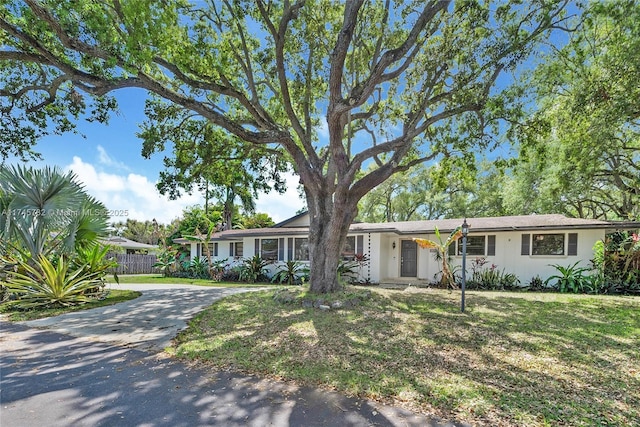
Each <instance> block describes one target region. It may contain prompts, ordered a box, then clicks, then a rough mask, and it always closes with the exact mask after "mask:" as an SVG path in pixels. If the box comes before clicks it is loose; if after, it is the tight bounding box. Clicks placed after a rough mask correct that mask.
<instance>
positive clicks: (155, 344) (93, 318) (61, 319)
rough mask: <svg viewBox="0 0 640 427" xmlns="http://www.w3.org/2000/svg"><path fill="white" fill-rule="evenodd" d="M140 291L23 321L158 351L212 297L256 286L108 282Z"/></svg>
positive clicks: (98, 339)
mask: <svg viewBox="0 0 640 427" xmlns="http://www.w3.org/2000/svg"><path fill="white" fill-rule="evenodd" d="M111 287H112V288H113V289H131V290H134V291H141V292H142V296H140V297H139V298H136V299H133V300H130V301H126V302H123V303H120V304H116V305H112V306H108V307H99V308H95V309H91V310H86V311H78V312H74V313H67V314H63V315H60V316H55V317H49V318H46V319H38V320H31V321H28V322H23V324H24V325H27V326H29V327H34V328H46V329H50V330H53V331H56V332H61V333H65V334H69V335H73V336H75V337H89V338H91V339H92V340H95V341H100V342H106V343H111V344H120V345H127V346H133V347H136V348H139V349H142V350H148V351H153V352H158V351H162V350H164V349H165V348H166V347H168V346H169V345H171V340H172V339H173V338H174V337H175V336H176V335H177V333H178V332H179V331H180V330H182V329H184V328H186V327H187V322H188V321H189V319H191V318H192V317H193V316H194V315H196V314H197V313H198V312H200V311H202V310H203V309H204V308H205V307H207V306H209V305H211V304H213V303H214V302H215V301H216V300H218V299H220V298H223V297H225V296H229V295H233V294H236V293H239V292H247V291H251V290H255V289H256V288H247V289H241V288H214V287H205V286H193V285H165V284H160V285H142V284H126V285H112V286H111Z"/></svg>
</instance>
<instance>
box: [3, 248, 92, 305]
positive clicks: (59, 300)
mask: <svg viewBox="0 0 640 427" xmlns="http://www.w3.org/2000/svg"><path fill="white" fill-rule="evenodd" d="M32 264H33V265H30V264H29V263H27V262H20V265H19V271H18V272H10V273H9V274H8V277H7V288H8V289H9V292H11V293H12V294H14V295H16V296H17V297H18V300H19V301H18V303H17V305H18V306H19V307H22V308H36V307H41V306H55V305H58V306H69V305H77V304H82V303H85V302H88V301H90V300H91V299H92V298H91V297H93V298H95V297H98V296H99V295H100V294H101V293H102V289H103V287H104V283H103V282H102V280H101V278H102V277H103V276H101V274H102V273H101V272H90V271H88V270H87V268H86V265H82V266H80V267H78V268H76V269H75V270H73V271H70V266H71V265H70V263H69V262H67V260H66V259H65V258H64V256H61V257H60V258H59V259H58V261H57V263H56V264H57V265H55V266H54V265H53V263H52V262H51V261H49V260H48V259H47V258H46V257H44V256H40V257H38V259H37V261H32Z"/></svg>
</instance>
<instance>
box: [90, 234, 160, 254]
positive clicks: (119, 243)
mask: <svg viewBox="0 0 640 427" xmlns="http://www.w3.org/2000/svg"><path fill="white" fill-rule="evenodd" d="M100 242H101V243H102V244H104V245H108V246H113V247H116V248H122V249H124V251H125V253H127V254H147V253H155V252H157V251H158V246H157V245H147V244H146V243H140V242H136V241H134V240H130V239H126V238H124V237H120V236H109V237H106V238H104V239H100Z"/></svg>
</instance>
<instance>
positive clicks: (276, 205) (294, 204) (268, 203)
mask: <svg viewBox="0 0 640 427" xmlns="http://www.w3.org/2000/svg"><path fill="white" fill-rule="evenodd" d="M284 179H285V181H286V183H287V191H286V192H285V193H284V194H279V193H277V192H276V191H271V192H270V193H267V194H264V193H262V194H260V195H259V196H258V200H257V201H256V211H257V212H265V213H268V214H269V215H270V216H271V218H273V220H274V221H275V222H276V223H278V222H280V221H284V220H285V219H288V218H291V217H292V216H294V215H295V214H296V212H297V211H298V210H300V209H301V208H302V207H303V206H304V201H303V200H302V199H301V198H300V196H299V195H298V183H299V181H300V178H299V177H298V175H295V174H293V173H291V172H287V173H286V174H284Z"/></svg>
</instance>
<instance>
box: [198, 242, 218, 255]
mask: <svg viewBox="0 0 640 427" xmlns="http://www.w3.org/2000/svg"><path fill="white" fill-rule="evenodd" d="M208 245H209V248H208V249H209V255H210V256H212V257H214V256H218V243H217V242H216V243H209V244H208ZM204 256H207V250H206V249H205V247H204V244H203V243H198V244H196V257H197V258H200V257H204Z"/></svg>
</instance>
